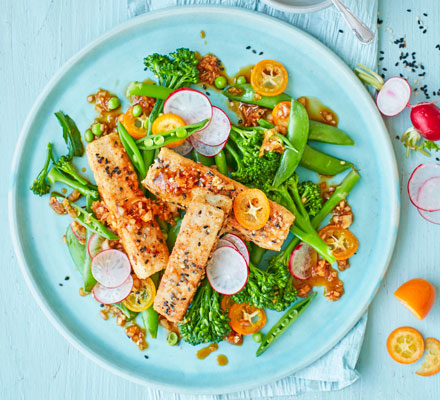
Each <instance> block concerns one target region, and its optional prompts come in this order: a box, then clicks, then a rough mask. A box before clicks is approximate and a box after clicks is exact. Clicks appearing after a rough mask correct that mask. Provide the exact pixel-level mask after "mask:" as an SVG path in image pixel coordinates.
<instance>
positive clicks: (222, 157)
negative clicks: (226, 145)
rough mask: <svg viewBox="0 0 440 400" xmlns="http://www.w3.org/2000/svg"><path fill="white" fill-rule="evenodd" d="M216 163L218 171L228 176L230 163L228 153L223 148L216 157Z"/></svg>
mask: <svg viewBox="0 0 440 400" xmlns="http://www.w3.org/2000/svg"><path fill="white" fill-rule="evenodd" d="M214 160H215V165H216V166H217V171H218V172H220V173H221V174H223V175H226V176H228V164H227V163H226V154H225V152H224V151H223V150H222V151H221V152H220V153H218V154H217V155H216V156H215V157H214Z"/></svg>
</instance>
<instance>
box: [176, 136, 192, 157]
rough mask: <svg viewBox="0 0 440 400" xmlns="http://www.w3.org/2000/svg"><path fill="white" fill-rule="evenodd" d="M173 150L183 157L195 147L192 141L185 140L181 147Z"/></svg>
mask: <svg viewBox="0 0 440 400" xmlns="http://www.w3.org/2000/svg"><path fill="white" fill-rule="evenodd" d="M172 149H173V150H174V151H175V152H176V153H178V154H180V155H181V156H186V155H187V154H188V153H189V152H190V151H191V150H192V149H193V145H192V144H191V142H190V141H188V140H185V141H184V142H183V143H182V144H181V145H180V146H177V147H173V148H172Z"/></svg>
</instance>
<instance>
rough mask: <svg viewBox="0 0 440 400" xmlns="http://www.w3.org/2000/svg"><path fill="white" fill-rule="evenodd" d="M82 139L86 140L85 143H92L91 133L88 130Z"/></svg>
mask: <svg viewBox="0 0 440 400" xmlns="http://www.w3.org/2000/svg"><path fill="white" fill-rule="evenodd" d="M84 139H86V142H87V143H90V142H93V132H92V131H91V130H90V129H87V130H86V131H85V132H84Z"/></svg>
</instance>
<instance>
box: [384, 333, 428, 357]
mask: <svg viewBox="0 0 440 400" xmlns="http://www.w3.org/2000/svg"><path fill="white" fill-rule="evenodd" d="M387 350H388V353H389V354H390V356H391V358H392V359H393V360H394V361H397V362H399V363H401V364H412V363H414V362H416V361H417V360H418V359H419V358H420V357H422V356H423V352H424V351H425V344H424V342H423V336H422V335H421V334H420V332H419V331H416V330H415V329H414V328H410V327H409V326H403V327H402V328H397V329H395V330H394V331H392V332H391V333H390V336H388V340H387Z"/></svg>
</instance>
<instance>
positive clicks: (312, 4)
mask: <svg viewBox="0 0 440 400" xmlns="http://www.w3.org/2000/svg"><path fill="white" fill-rule="evenodd" d="M262 1H263V2H264V3H266V4H267V5H269V6H271V7H273V8H276V9H278V10H281V11H285V12H291V13H309V12H315V11H319V10H322V9H324V8H327V7H329V6H331V4H332V2H331V0H262Z"/></svg>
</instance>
